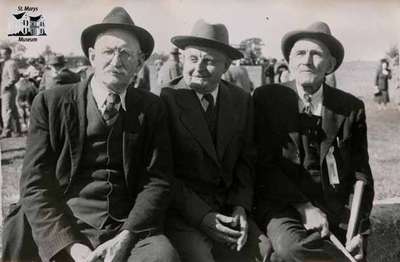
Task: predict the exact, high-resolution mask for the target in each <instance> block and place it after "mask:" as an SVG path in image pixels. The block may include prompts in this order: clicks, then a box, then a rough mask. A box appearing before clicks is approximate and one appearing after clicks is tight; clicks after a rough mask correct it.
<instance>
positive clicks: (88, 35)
mask: <svg viewBox="0 0 400 262" xmlns="http://www.w3.org/2000/svg"><path fill="white" fill-rule="evenodd" d="M108 29H122V30H126V31H128V32H130V33H132V35H134V36H135V37H136V38H137V39H138V41H139V44H140V48H141V50H142V52H143V53H144V56H145V59H147V58H149V57H150V55H151V53H152V52H153V49H154V39H153V37H152V36H151V34H150V33H149V32H147V31H146V30H145V29H143V28H141V27H138V26H134V25H127V24H116V23H101V24H95V25H91V26H89V27H87V28H86V29H85V30H83V32H82V35H81V46H82V50H83V53H84V54H85V56H86V57H89V51H88V50H89V47H93V46H94V43H95V41H96V37H97V36H98V35H99V34H100V33H102V32H104V31H106V30H108Z"/></svg>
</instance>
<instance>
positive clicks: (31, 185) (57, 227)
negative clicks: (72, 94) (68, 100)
mask: <svg viewBox="0 0 400 262" xmlns="http://www.w3.org/2000/svg"><path fill="white" fill-rule="evenodd" d="M49 111H51V109H49V108H48V106H47V103H46V98H45V96H44V94H43V93H40V94H39V95H37V96H36V98H35V100H34V102H33V106H32V111H31V120H30V130H29V135H28V139H27V146H26V153H25V158H24V164H23V169H22V175H21V183H20V185H21V200H22V206H23V210H24V213H25V214H26V216H27V219H28V221H29V224H30V225H31V227H32V234H33V238H34V240H35V242H36V244H37V246H38V248H39V254H40V256H41V258H42V259H43V260H44V261H48V260H50V259H51V258H52V257H53V256H54V255H56V254H57V253H58V252H59V251H61V250H62V249H64V248H65V247H66V246H68V245H69V244H71V243H74V242H81V241H82V239H83V238H82V237H81V236H80V235H79V233H78V232H77V231H76V229H75V227H74V226H73V222H72V221H73V220H72V217H71V216H70V215H69V213H68V208H67V207H66V203H65V202H64V201H63V199H64V197H63V192H62V190H61V188H60V186H59V183H58V181H57V179H56V174H55V170H56V164H57V152H56V150H55V149H54V147H53V146H52V143H51V135H52V134H51V131H50V129H51V126H52V124H51V123H49ZM53 135H54V134H53Z"/></svg>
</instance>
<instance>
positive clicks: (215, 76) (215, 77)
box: [183, 46, 231, 94]
mask: <svg viewBox="0 0 400 262" xmlns="http://www.w3.org/2000/svg"><path fill="white" fill-rule="evenodd" d="M230 63H231V62H230V59H229V58H228V57H227V56H226V55H225V54H223V53H222V52H220V51H218V50H215V49H213V48H208V47H200V46H188V47H187V48H185V51H184V62H183V79H184V81H185V83H186V84H187V85H188V86H189V87H190V88H192V89H194V90H195V91H197V92H198V93H200V94H206V93H210V92H212V91H214V90H215V89H216V88H217V86H218V83H219V81H220V80H221V76H222V75H223V74H224V73H225V72H226V70H227V69H228V67H229V65H230Z"/></svg>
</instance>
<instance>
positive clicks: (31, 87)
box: [16, 77, 38, 130]
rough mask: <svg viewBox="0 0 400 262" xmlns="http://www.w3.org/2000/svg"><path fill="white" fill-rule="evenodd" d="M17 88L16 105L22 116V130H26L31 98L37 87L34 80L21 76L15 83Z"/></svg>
mask: <svg viewBox="0 0 400 262" xmlns="http://www.w3.org/2000/svg"><path fill="white" fill-rule="evenodd" d="M16 88H17V105H18V109H19V113H20V116H22V130H27V128H28V126H29V116H30V112H31V106H32V102H33V99H34V98H35V96H36V94H37V92H38V89H37V88H36V86H35V84H34V82H32V81H31V79H30V78H28V77H21V78H20V79H19V81H18V82H17V84H16Z"/></svg>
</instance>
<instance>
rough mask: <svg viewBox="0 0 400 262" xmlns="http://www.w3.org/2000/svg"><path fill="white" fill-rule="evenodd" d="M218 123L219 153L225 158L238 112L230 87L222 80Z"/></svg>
mask: <svg viewBox="0 0 400 262" xmlns="http://www.w3.org/2000/svg"><path fill="white" fill-rule="evenodd" d="M218 107H219V108H218V118H217V119H218V124H217V139H216V141H217V153H218V157H219V159H220V160H222V159H223V156H224V153H225V150H226V147H227V146H228V143H229V141H230V139H231V137H232V134H233V132H234V130H235V126H236V119H237V117H236V116H237V113H236V111H235V108H234V104H233V98H232V96H231V93H230V92H229V87H228V86H226V84H225V83H224V82H222V81H221V82H220V87H219V91H218Z"/></svg>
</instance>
